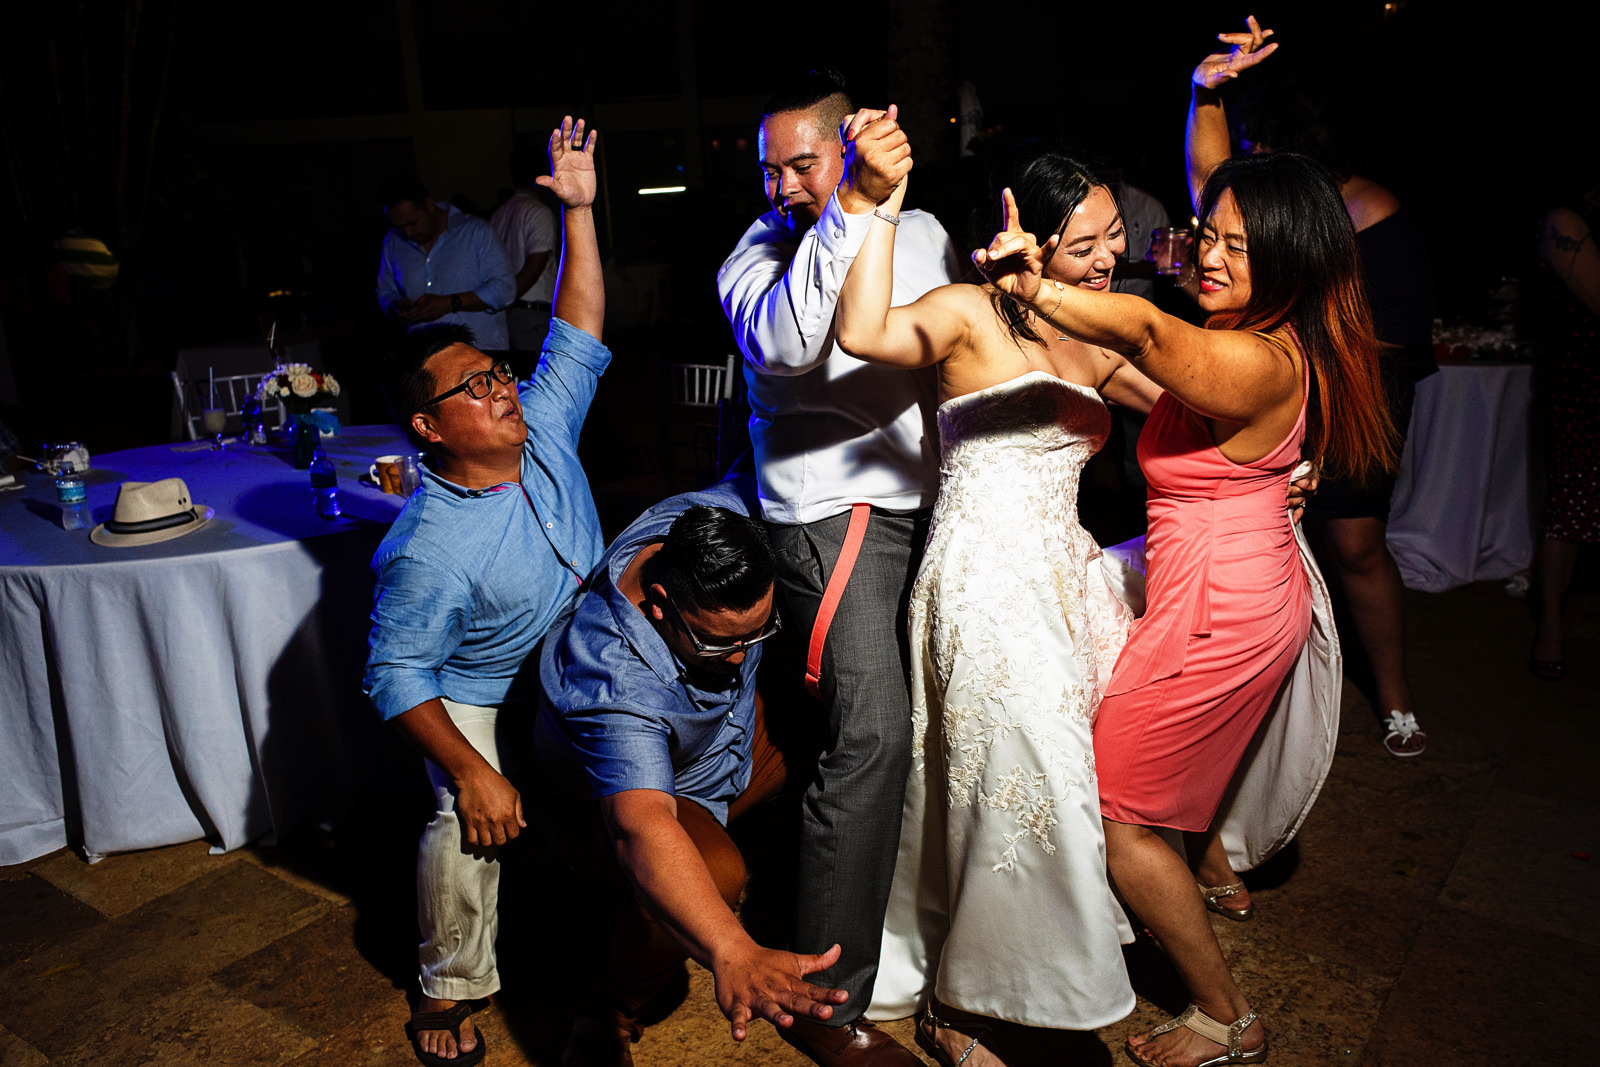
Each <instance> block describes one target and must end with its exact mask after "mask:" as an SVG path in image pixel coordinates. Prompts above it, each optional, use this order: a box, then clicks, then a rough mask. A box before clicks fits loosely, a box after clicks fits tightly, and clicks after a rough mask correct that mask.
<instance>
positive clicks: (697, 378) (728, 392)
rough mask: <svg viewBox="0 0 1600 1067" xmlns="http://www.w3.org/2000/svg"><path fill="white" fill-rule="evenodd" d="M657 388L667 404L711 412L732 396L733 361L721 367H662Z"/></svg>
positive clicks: (704, 364)
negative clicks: (711, 409) (659, 387)
mask: <svg viewBox="0 0 1600 1067" xmlns="http://www.w3.org/2000/svg"><path fill="white" fill-rule="evenodd" d="M660 368H661V372H660V373H661V386H662V393H663V399H664V400H665V402H666V403H667V404H671V405H678V406H682V407H694V408H714V407H716V406H717V403H718V401H721V400H726V399H728V398H729V397H731V396H733V357H732V356H728V357H727V358H726V359H725V360H724V361H723V362H722V363H662V364H660Z"/></svg>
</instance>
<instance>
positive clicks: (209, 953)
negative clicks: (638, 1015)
mask: <svg viewBox="0 0 1600 1067" xmlns="http://www.w3.org/2000/svg"><path fill="white" fill-rule="evenodd" d="M1409 611H1410V617H1409V629H1410V632H1411V665H1412V671H1413V680H1414V683H1415V685H1416V687H1417V692H1418V703H1419V708H1418V712H1419V717H1420V718H1421V719H1422V721H1423V724H1424V725H1425V726H1426V727H1427V728H1428V729H1429V730H1430V732H1431V738H1430V742H1429V747H1428V751H1427V753H1426V755H1424V756H1423V757H1421V758H1420V759H1415V760H1396V759H1392V758H1390V757H1388V756H1387V755H1385V754H1384V752H1383V751H1382V748H1381V746H1380V744H1379V741H1378V732H1377V729H1376V726H1375V720H1374V717H1373V715H1372V713H1371V711H1370V709H1369V708H1368V707H1367V706H1366V704H1365V703H1364V702H1363V701H1362V700H1361V698H1360V697H1359V695H1358V694H1356V692H1355V690H1354V689H1353V688H1347V694H1346V703H1345V717H1344V724H1343V728H1342V733H1341V736H1340V739H1339V754H1338V757H1337V760H1336V762H1335V765H1334V768H1333V772H1332V774H1331V775H1330V776H1329V779H1328V782H1327V785H1326V787H1325V788H1324V790H1323V794H1322V797H1321V799H1320V801H1319V803H1318V805H1317V807H1316V809H1315V811H1314V812H1313V813H1312V815H1311V817H1310V819H1309V820H1308V821H1307V823H1306V825H1305V827H1304V830H1303V831H1302V833H1301V835H1300V837H1299V840H1298V841H1297V843H1296V845H1295V846H1293V847H1292V848H1291V850H1289V851H1288V853H1287V854H1286V855H1283V856H1281V857H1279V858H1277V859H1275V860H1274V861H1273V862H1272V863H1270V864H1269V865H1268V866H1267V868H1265V869H1263V870H1261V871H1258V872H1254V873H1253V874H1252V875H1251V876H1250V880H1251V881H1252V883H1253V887H1254V889H1255V897H1256V902H1257V905H1256V906H1257V916H1256V918H1255V919H1254V920H1253V921H1251V922H1249V923H1245V924H1234V923H1229V922H1224V921H1222V920H1220V919H1217V920H1215V922H1216V926H1217V931H1218V934H1219V936H1220V937H1221V938H1222V941H1223V945H1224V947H1225V949H1226V951H1227V953H1228V956H1229V959H1230V961H1231V962H1232V964H1233V966H1234V969H1235V971H1236V973H1237V974H1238V975H1239V978H1240V981H1241V984H1242V985H1243V987H1244V988H1245V990H1246V991H1247V992H1248V993H1249V995H1250V996H1252V997H1253V998H1254V1001H1255V1004H1256V1006H1257V1007H1258V1008H1259V1009H1260V1010H1261V1011H1262V1012H1263V1015H1264V1017H1265V1019H1266V1023H1267V1026H1268V1028H1269V1031H1270V1033H1271V1038H1272V1060H1271V1062H1273V1063H1276V1064H1279V1065H1285V1064H1304V1065H1316V1064H1353V1063H1362V1064H1369V1065H1386V1064H1400V1063H1406V1064H1451V1065H1469V1064H1488V1063H1507V1062H1537V1063H1540V1064H1580V1063H1581V1064H1589V1063H1595V1062H1600V1055H1596V1054H1594V1053H1591V1052H1586V1051H1585V1049H1587V1048H1588V1047H1589V1046H1590V1045H1591V1044H1593V1040H1594V1039H1593V1037H1592V1035H1591V1034H1590V1033H1589V1032H1588V1029H1587V1023H1588V1020H1589V1015H1588V1012H1587V1011H1586V1010H1585V1008H1586V1005H1587V1004H1588V1002H1589V1001H1591V999H1592V998H1594V997H1595V996H1597V995H1600V891H1597V890H1600V773H1597V772H1596V770H1595V763H1594V761H1595V756H1596V753H1597V744H1596V742H1597V740H1600V725H1597V724H1600V655H1597V652H1600V608H1595V609H1590V611H1589V613H1588V614H1586V615H1585V616H1584V617H1583V618H1581V619H1580V621H1579V624H1578V627H1577V629H1576V631H1575V633H1574V638H1573V641H1572V645H1571V647H1570V649H1569V652H1568V676H1567V678H1566V680H1564V681H1562V682H1560V683H1553V684H1552V683H1547V682H1542V681H1538V680H1536V679H1533V678H1532V677H1530V676H1529V675H1528V674H1527V673H1526V672H1525V670H1524V663H1523V661H1524V658H1525V656H1526V650H1527V647H1528V642H1529V639H1530V635H1531V626H1530V622H1529V618H1528V613H1527V609H1526V606H1525V604H1524V603H1523V602H1522V601H1520V600H1516V599H1512V598H1511V597H1509V596H1507V594H1506V593H1505V592H1504V591H1503V590H1502V589H1501V588H1500V587H1499V586H1498V585H1493V584H1485V585H1478V586H1470V587H1467V588H1464V589H1458V590H1454V591H1452V592H1450V593H1445V594H1441V595H1437V596H1428V595H1423V594H1410V595H1409ZM424 817H425V812H424V811H422V810H421V809H419V808H417V807H416V806H415V805H414V804H411V803H410V802H409V800H403V801H395V800H393V799H386V800H383V801H381V802H374V803H372V804H371V805H369V806H367V807H366V808H364V809H363V810H360V811H358V812H356V813H354V814H352V815H351V816H350V817H348V818H346V819H345V820H343V821H342V822H341V823H340V824H338V825H337V826H336V827H334V828H332V829H331V830H330V829H309V830H307V831H305V832H302V833H300V834H297V835H296V836H295V837H294V838H293V839H292V840H290V841H287V842H285V843H283V844H281V845H280V846H278V847H275V848H259V849H247V850H242V851H239V852H235V853H232V854H229V855H222V856H212V855H210V854H209V853H208V850H207V847H206V845H205V844H204V843H200V842H196V843H193V844H188V845H180V846H175V847H172V848H166V849H158V850H154V851H150V852H143V853H136V854H129V855H121V856H113V857H110V858H108V859H106V860H104V861H103V862H101V863H99V864H96V865H94V866H88V865H86V864H85V863H84V862H83V861H82V860H81V859H80V858H79V857H78V856H76V855H74V854H72V853H70V852H66V851H62V852H58V853H55V854H53V855H50V856H46V857H42V858H41V859H38V860H35V861H33V862H31V863H27V864H23V865H19V866H16V867H11V868H3V869H0V964H3V966H0V988H3V989H5V990H6V991H7V993H6V995H5V996H4V997H0V1065H4V1067H32V1065H35V1064H47V1063H48V1064H84V1065H88V1064H94V1065H121V1064H147V1063H149V1064H155V1063H160V1064H163V1065H173V1067H176V1065H187V1064H215V1065H234V1064H238V1065H245V1064H261V1065H267V1064H274V1065H277V1064H328V1063H333V1064H340V1065H351V1067H362V1065H373V1067H377V1065H394V1067H402V1065H405V1064H409V1063H414V1062H415V1060H414V1059H413V1058H412V1055H411V1052H410V1048H409V1046H408V1045H407V1043H406V1041H405V1038H404V1035H403V1033H402V1030H401V1026H402V1024H403V1022H404V1020H405V1018H406V1016H407V1012H408V1007H407V1000H406V994H407V991H408V989H409V984H410V982H411V978H410V975H411V973H412V970H413V966H414V956H413V955H412V951H413V950H412V947H411V946H412V945H413V944H414V940H415V926H414V918H413V914H412V909H413V908H414V897H413V891H412V889H411V859H412V852H411V849H412V847H413V843H414V840H415V834H416V831H417V829H418V827H419V825H420V821H421V819H422V818H424ZM540 884H541V872H540V869H539V868H538V866H537V864H536V863H530V864H529V865H528V868H527V869H525V870H523V871H522V872H521V874H520V875H518V876H517V878H516V879H512V878H511V872H510V871H508V884H507V887H506V891H505V893H504V894H503V896H502V907H501V911H502V915H503V917H504V923H505V925H504V929H503V933H502V960H503V964H504V966H503V969H504V971H505V975H506V985H507V988H506V992H505V993H503V994H502V995H501V996H500V997H499V998H497V1001H496V1004H495V1006H494V1007H493V1008H491V1009H490V1010H489V1011H487V1012H485V1013H483V1014H481V1015H479V1016H478V1018H479V1020H481V1023H482V1026H483V1030H484V1032H485V1034H486V1037H487V1040H488V1044H489V1048H490V1052H489V1061H488V1062H489V1063H491V1064H495V1065H498V1067H514V1065H521V1064H545V1065H549V1064H555V1063H559V1061H560V1056H559V1049H560V1040H561V1035H562V1033H563V1027H564V1022H563V1019H562V1015H561V1011H560V1010H559V1008H558V1007H557V1005H559V1004H560V1003H561V996H560V994H561V991H562V981H561V975H562V974H563V973H564V972H565V968H564V963H563V959H562V958H560V957H559V955H558V954H557V953H555V952H554V951H553V950H552V948H551V944H550V938H548V937H546V936H545V934H546V933H547V932H549V931H550V930H553V929H556V928H558V927H560V926H561V925H562V918H561V912H560V908H561V906H562V905H561V903H560V902H555V903H552V902H549V901H546V902H544V903H541V904H532V903H530V904H528V905H527V906H525V907H518V902H519V901H535V900H537V899H538V892H537V890H538V887H539V885H540ZM1130 965H1131V967H1132V969H1133V972H1134V974H1135V982H1136V986H1137V987H1138V989H1139V991H1140V993H1141V998H1140V1001H1139V1006H1138V1008H1137V1010H1136V1011H1135V1013H1134V1014H1133V1016H1131V1017H1130V1018H1128V1019H1126V1020H1124V1021H1123V1022H1120V1023H1118V1024H1116V1025H1114V1026H1110V1027H1107V1028H1105V1029H1104V1030H1103V1031H1101V1032H1099V1033H1098V1034H1097V1035H1088V1036H1084V1035H1076V1036H1074V1035H1061V1036H1060V1037H1059V1038H1056V1039H1050V1037H1049V1035H1045V1036H1044V1037H1040V1035H1014V1036H1017V1037H1018V1043H1016V1044H1015V1053H1014V1057H1013V1061H1012V1062H1013V1063H1014V1064H1017V1063H1041V1064H1045V1063H1048V1064H1056V1063H1083V1064H1109V1063H1111V1062H1113V1061H1120V1060H1121V1054H1120V1052H1118V1051H1117V1048H1118V1045H1119V1044H1120V1042H1121V1040H1122V1038H1123V1037H1124V1036H1125V1035H1127V1034H1128V1033H1130V1032H1133V1031H1134V1030H1135V1029H1138V1028H1143V1027H1147V1026H1149V1025H1151V1024H1153V1023H1155V1022H1157V1021H1159V1020H1160V1019H1161V1018H1162V1017H1164V1016H1165V1015H1166V1014H1168V1013H1170V1012H1173V1011H1176V1010H1178V1009H1180V1008H1181V1007H1182V1005H1183V1000H1184V997H1183V994H1182V992H1181V990H1180V989H1178V987H1177V986H1176V983H1175V980H1174V979H1173V976H1172V974H1171V972H1170V970H1169V969H1168V968H1167V967H1166V966H1165V964H1164V961H1162V960H1161V959H1160V958H1159V957H1158V956H1156V954H1155V953H1154V951H1153V950H1150V949H1140V948H1136V949H1133V950H1130ZM890 1029H891V1031H892V1032H895V1033H897V1034H898V1035H899V1036H901V1037H902V1038H904V1039H906V1040H907V1041H908V1042H909V1035H910V1025H909V1023H906V1022H902V1023H898V1024H891V1026H890ZM636 1057H637V1062H638V1063H639V1065H640V1067H661V1065H687V1064H720V1063H763V1064H766V1063H771V1064H803V1063H805V1062H806V1061H805V1060H804V1059H803V1058H802V1057H801V1056H800V1055H799V1054H797V1053H796V1052H794V1051H793V1050H792V1049H790V1048H789V1047H788V1046H787V1045H785V1044H784V1043H783V1042H782V1041H781V1040H779V1039H778V1037H777V1036H776V1034H775V1033H774V1032H773V1030H772V1029H771V1028H770V1027H768V1026H766V1025H764V1024H758V1025H757V1026H756V1027H754V1028H753V1033H752V1036H751V1038H750V1039H749V1040H747V1041H746V1042H744V1043H743V1044H742V1045H736V1044H734V1043H733V1042H732V1041H731V1040H729V1038H728V1036H727V1029H726V1025H725V1023H724V1022H723V1021H722V1018H721V1016H720V1015H719V1014H718V1012H717V1010H716V1007H715V1003H714V1001H713V997H712V991H711V982H710V978H709V976H708V975H707V974H706V973H705V972H704V971H703V970H701V969H700V968H698V967H694V966H692V965H691V967H690V968H689V974H688V984H687V992H686V994H685V995H684V997H683V999H682V1002H681V1003H679V1004H677V1005H676V1006H673V1007H672V1008H671V1010H670V1011H668V1012H667V1013H666V1014H665V1016H664V1017H663V1018H661V1019H659V1020H658V1021H655V1022H653V1023H652V1024H651V1025H650V1026H648V1027H647V1029H646V1031H645V1035H644V1040H643V1042H642V1043H641V1044H640V1045H638V1046H637V1048H636Z"/></svg>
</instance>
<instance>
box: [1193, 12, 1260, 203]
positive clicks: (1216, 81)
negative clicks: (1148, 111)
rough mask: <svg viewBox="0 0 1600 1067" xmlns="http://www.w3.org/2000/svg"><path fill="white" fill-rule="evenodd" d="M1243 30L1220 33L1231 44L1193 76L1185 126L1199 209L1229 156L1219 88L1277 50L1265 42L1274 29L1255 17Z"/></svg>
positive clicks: (1222, 38) (1201, 66) (1224, 115)
mask: <svg viewBox="0 0 1600 1067" xmlns="http://www.w3.org/2000/svg"><path fill="white" fill-rule="evenodd" d="M1245 27H1246V30H1245V32H1244V33H1219V34H1217V40H1219V41H1221V42H1223V43H1224V44H1227V45H1230V46H1231V47H1230V48H1229V50H1228V51H1226V52H1214V53H1212V54H1211V55H1209V56H1206V58H1204V59H1202V60H1201V61H1200V65H1199V66H1197V67H1195V68H1194V74H1193V75H1191V76H1190V81H1191V83H1192V84H1193V89H1192V91H1191V93H1190V97H1189V124H1188V126H1187V128H1186V129H1185V130H1184V157H1185V162H1186V163H1187V166H1188V172H1189V202H1190V203H1191V204H1193V205H1194V210H1195V211H1196V212H1198V211H1199V210H1200V190H1201V189H1203V188H1204V187H1205V184H1206V179H1207V178H1209V177H1210V176H1211V172H1212V171H1214V170H1216V169H1217V165H1218V164H1219V163H1222V162H1223V161H1224V160H1226V159H1227V158H1228V155H1229V152H1230V150H1231V149H1230V144H1229V139H1228V117H1227V115H1226V114H1224V113H1223V109H1222V96H1221V94H1220V93H1219V92H1218V90H1219V89H1221V87H1222V86H1223V85H1225V84H1226V83H1228V82H1230V81H1232V80H1233V79H1235V78H1237V77H1238V76H1239V72H1240V71H1242V70H1249V69H1250V68H1251V67H1253V66H1255V65H1256V64H1257V63H1259V62H1261V61H1262V60H1263V59H1265V58H1267V57H1268V56H1270V55H1271V54H1272V53H1273V52H1276V51H1277V50H1278V46H1277V45H1276V44H1267V45H1264V42H1265V41H1266V39H1267V38H1268V37H1271V36H1272V31H1271V30H1263V29H1262V28H1261V24H1260V23H1258V22H1257V21H1256V17H1255V16H1254V15H1251V16H1250V17H1249V18H1248V19H1246V20H1245Z"/></svg>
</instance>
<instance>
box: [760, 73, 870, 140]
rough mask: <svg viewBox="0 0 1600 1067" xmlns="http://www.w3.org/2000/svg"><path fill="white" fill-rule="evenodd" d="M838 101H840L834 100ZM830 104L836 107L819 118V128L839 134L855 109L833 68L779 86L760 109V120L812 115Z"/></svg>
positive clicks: (841, 75)
mask: <svg viewBox="0 0 1600 1067" xmlns="http://www.w3.org/2000/svg"><path fill="white" fill-rule="evenodd" d="M835 97H837V98H838V99H837V100H835V99H834V98H835ZM829 101H832V102H833V106H831V107H828V108H826V109H825V113H824V114H822V115H820V116H819V117H818V120H819V123H818V124H819V125H820V126H823V127H826V129H824V131H823V132H827V131H828V130H832V131H834V132H838V127H839V123H840V122H843V121H844V117H845V116H846V115H848V114H850V113H851V112H852V111H854V110H855V109H856V108H855V104H853V103H851V101H850V92H849V90H848V89H846V88H845V84H844V75H843V74H840V73H839V72H838V71H836V70H834V69H833V68H831V67H823V68H822V69H821V70H813V71H807V72H806V73H805V74H803V75H801V76H799V77H796V78H791V79H789V80H788V81H785V82H781V83H779V85H778V86H777V87H776V88H775V89H773V91H772V95H771V96H769V97H767V102H766V104H765V105H764V106H763V107H762V108H761V117H762V118H763V119H766V118H769V117H771V116H773V115H781V114H783V113H784V112H787V111H810V110H811V109H813V108H815V107H817V106H818V105H819V104H824V103H828V102H829Z"/></svg>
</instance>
